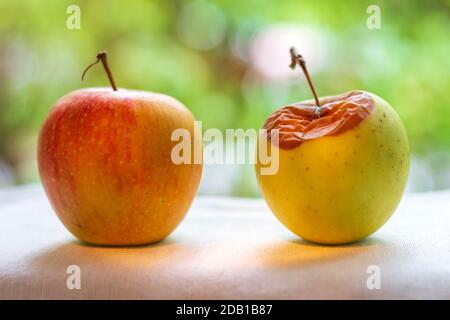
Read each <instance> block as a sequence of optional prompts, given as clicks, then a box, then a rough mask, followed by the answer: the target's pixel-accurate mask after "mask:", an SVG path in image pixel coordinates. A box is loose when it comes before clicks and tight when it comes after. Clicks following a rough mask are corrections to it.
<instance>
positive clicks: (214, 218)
mask: <svg viewBox="0 0 450 320" xmlns="http://www.w3.org/2000/svg"><path fill="white" fill-rule="evenodd" d="M0 217H1V222H2V223H1V224H0V298H2V299H19V298H27V299H46V298H50V299H86V298H87V299H92V298H95V299H141V298H145V299H312V298H319V299H331V298H334V299H348V298H350V299H365V298H368V299H380V298H385V299H392V298H396V299H407V298H412V299H419V298H430V299H440V298H446V299H449V298H450V233H449V232H450V192H449V191H445V192H434V193H424V194H410V195H406V196H405V197H404V198H403V200H402V203H401V205H400V207H399V209H398V210H397V212H396V213H395V214H394V216H393V217H392V218H391V220H390V221H388V223H387V224H386V225H385V226H384V227H383V228H382V229H380V230H379V231H378V232H377V233H375V234H374V235H373V236H371V237H370V238H368V239H366V240H365V241H362V242H359V243H356V244H352V245H346V246H320V245H315V244H311V243H307V242H305V241H303V240H301V239H298V238H297V237H296V236H294V235H292V234H291V233H290V232H289V231H288V230H286V229H285V228H284V227H283V226H281V225H280V223H279V222H278V221H277V220H276V219H275V218H274V216H273V215H272V214H271V213H270V212H269V210H268V208H267V207H266V205H265V203H264V202H263V201H262V200H242V199H233V198H211V197H198V198H197V199H196V200H195V203H194V205H193V207H192V208H191V210H190V212H189V213H188V215H187V217H186V218H185V220H184V221H183V222H182V224H181V225H180V226H179V227H178V228H177V229H176V230H175V232H174V233H173V234H172V235H171V236H170V237H169V238H168V239H166V240H165V241H162V242H160V243H157V244H154V245H149V246H140V247H125V248H124V247H122V248H110V247H95V246H88V245H85V244H83V243H80V242H78V241H77V240H76V239H75V238H73V236H72V235H70V234H69V233H68V231H66V229H65V228H64V227H63V226H62V224H61V223H60V222H59V220H58V219H57V217H56V215H55V214H54V212H53V211H52V209H51V208H50V206H49V204H48V201H47V199H46V197H45V195H44V193H43V191H42V189H41V188H40V187H39V186H29V187H22V188H14V189H9V190H0ZM70 265H77V266H79V267H80V271H81V278H80V283H81V289H80V290H77V289H74V290H69V289H68V288H67V286H66V281H67V278H68V277H69V276H70V275H69V274H67V273H66V271H67V268H68V267H69V266H70ZM369 266H376V268H378V270H379V274H380V285H381V288H380V289H373V290H369V289H368V286H367V281H368V278H369V277H370V276H371V274H368V273H367V272H368V268H369V271H371V270H372V269H370V267H369Z"/></svg>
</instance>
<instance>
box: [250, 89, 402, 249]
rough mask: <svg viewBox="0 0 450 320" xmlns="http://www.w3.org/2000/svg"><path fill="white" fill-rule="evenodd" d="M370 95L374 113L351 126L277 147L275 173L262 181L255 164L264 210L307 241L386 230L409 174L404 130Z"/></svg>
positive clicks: (353, 237)
mask: <svg viewBox="0 0 450 320" xmlns="http://www.w3.org/2000/svg"><path fill="white" fill-rule="evenodd" d="M369 94H370V95H371V96H372V97H373V99H374V102H375V104H374V110H373V112H372V114H370V115H369V116H368V117H367V118H365V119H364V120H363V121H362V122H361V123H359V125H358V126H356V127H355V128H353V129H351V130H348V131H346V132H344V133H342V134H339V135H336V136H325V137H321V138H318V139H314V140H309V141H305V142H303V143H301V144H300V145H299V146H297V147H296V148H294V149H291V150H286V149H279V156H280V159H279V171H278V172H277V173H276V174H275V175H261V174H260V173H261V170H260V169H261V166H262V165H261V164H260V163H259V161H257V164H256V175H257V179H258V184H259V187H260V190H261V192H262V195H263V197H264V198H265V200H266V202H267V203H268V205H269V207H270V208H271V210H272V211H273V213H274V214H275V216H276V217H277V218H278V220H279V221H280V222H281V223H282V224H283V225H285V226H286V227H287V228H288V229H289V230H291V231H292V232H293V233H295V234H296V235H298V236H300V237H302V238H304V239H306V240H308V241H311V242H316V243H321V244H344V243H351V242H354V241H357V240H360V239H363V238H365V237H367V236H369V235H371V234H372V233H374V232H375V231H376V230H378V229H379V228H380V227H381V226H383V225H384V223H385V222H386V221H387V220H388V219H389V217H390V216H391V215H392V213H393V212H394V210H395V209H396V207H397V205H398V203H399V201H400V199H401V197H402V194H403V192H404V189H405V185H406V181H407V178H408V173H409V145H408V139H407V136H406V132H405V129H404V127H403V124H402V122H401V120H400V118H399V116H398V115H397V113H396V112H395V111H394V109H393V108H392V107H391V106H390V105H389V104H388V103H387V102H386V101H384V100H383V99H381V98H380V97H378V96H376V95H374V94H371V93H369ZM259 138H260V139H266V137H265V136H262V135H261V136H260V137H259ZM272 148H277V147H276V146H273V145H272Z"/></svg>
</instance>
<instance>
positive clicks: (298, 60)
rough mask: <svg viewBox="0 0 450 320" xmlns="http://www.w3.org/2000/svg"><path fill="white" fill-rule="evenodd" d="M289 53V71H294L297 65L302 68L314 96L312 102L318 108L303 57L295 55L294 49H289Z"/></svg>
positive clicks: (317, 100)
mask: <svg viewBox="0 0 450 320" xmlns="http://www.w3.org/2000/svg"><path fill="white" fill-rule="evenodd" d="M290 53H291V64H290V65H289V67H290V68H291V69H295V67H296V66H297V65H299V66H300V68H302V70H303V73H304V74H305V77H306V80H307V81H308V85H309V88H310V89H311V91H312V94H313V96H314V100H315V101H316V105H317V107H320V103H319V98H318V97H317V93H316V89H314V85H313V83H312V81H311V78H310V77H309V73H308V69H307V68H306V63H305V59H303V56H302V55H301V54H298V53H297V50H295V48H294V47H291V49H290Z"/></svg>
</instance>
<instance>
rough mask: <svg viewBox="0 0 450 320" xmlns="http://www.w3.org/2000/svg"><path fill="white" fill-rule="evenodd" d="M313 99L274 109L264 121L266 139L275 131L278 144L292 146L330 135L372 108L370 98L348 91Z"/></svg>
mask: <svg viewBox="0 0 450 320" xmlns="http://www.w3.org/2000/svg"><path fill="white" fill-rule="evenodd" d="M319 105H320V107H318V106H317V104H316V103H315V102H312V101H311V102H297V103H293V104H292V105H287V106H285V107H283V108H281V109H279V110H278V111H276V112H274V113H273V114H272V115H271V116H270V117H269V119H267V120H266V122H265V123H264V126H263V128H264V129H266V130H267V138H268V139H269V140H270V138H271V130H273V129H278V130H279V147H280V148H281V149H293V148H295V147H297V146H298V145H300V143H302V142H303V141H306V140H312V139H317V138H320V137H324V136H334V135H338V134H341V133H344V132H345V131H347V130H351V129H353V128H354V127H356V126H357V125H358V124H359V123H360V122H361V121H362V120H364V119H365V118H366V117H367V116H368V115H370V114H371V113H372V111H373V109H374V101H373V99H372V97H371V96H370V95H369V94H368V93H366V92H362V91H351V92H347V93H343V94H341V95H337V96H331V97H326V98H323V99H320V103H319Z"/></svg>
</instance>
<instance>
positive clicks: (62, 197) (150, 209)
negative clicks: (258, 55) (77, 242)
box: [38, 88, 202, 245]
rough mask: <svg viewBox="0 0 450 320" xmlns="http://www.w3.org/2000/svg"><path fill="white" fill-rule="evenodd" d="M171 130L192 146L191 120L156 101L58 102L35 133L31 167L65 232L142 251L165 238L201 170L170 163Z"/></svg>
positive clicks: (102, 93)
mask: <svg viewBox="0 0 450 320" xmlns="http://www.w3.org/2000/svg"><path fill="white" fill-rule="evenodd" d="M178 128H185V129H187V130H189V131H190V133H191V137H192V139H194V134H193V133H194V118H193V116H192V114H191V113H190V112H189V111H188V110H187V109H186V107H184V106H183V105H182V104H181V103H180V102H178V101H177V100H175V99H173V98H171V97H168V96H165V95H162V94H155V93H149V92H142V91H130V90H123V89H119V91H113V90H112V89H109V88H93V89H84V90H78V91H75V92H72V93H69V94H67V95H66V96H64V97H62V98H61V99H60V100H59V101H58V102H57V103H56V104H55V106H54V107H53V109H52V110H51V112H50V114H49V115H48V117H47V119H46V121H45V123H44V126H43V128H42V130H41V133H40V136H39V142H38V164H39V173H40V177H41V181H42V184H43V186H44V189H45V191H46V193H47V196H48V198H49V200H50V203H51V204H52V206H53V208H54V210H55V211H56V213H57V215H58V217H59V218H60V220H61V221H62V223H63V224H64V225H65V226H66V228H67V229H68V230H69V231H70V232H71V233H72V234H73V235H74V236H76V237H77V238H79V239H81V240H83V241H86V242H89V243H93V244H99V245H139V244H146V243H151V242H155V241H158V240H161V239H163V238H164V237H166V236H167V235H168V234H169V233H171V232H172V231H173V230H174V229H175V227H176V226H177V225H178V224H179V223H180V221H181V220H182V219H183V217H184V216H185V214H186V212H187V211H188V209H189V207H190V205H191V202H192V200H193V198H194V196H195V194H196V191H197V188H198V185H199V181H200V176H201V171H202V166H201V165H200V164H181V165H175V164H174V163H173V162H172V161H171V150H172V147H173V146H174V144H176V143H177V142H172V141H171V134H172V131H173V130H175V129H178ZM197 140H199V141H196V143H197V144H200V145H201V143H202V141H201V137H200V138H198V139H197Z"/></svg>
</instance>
